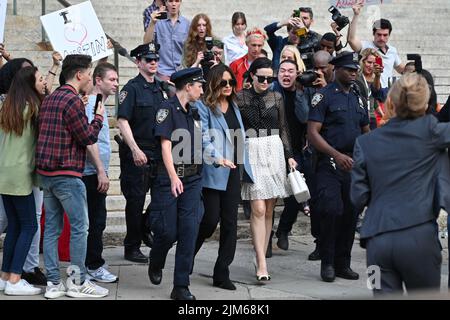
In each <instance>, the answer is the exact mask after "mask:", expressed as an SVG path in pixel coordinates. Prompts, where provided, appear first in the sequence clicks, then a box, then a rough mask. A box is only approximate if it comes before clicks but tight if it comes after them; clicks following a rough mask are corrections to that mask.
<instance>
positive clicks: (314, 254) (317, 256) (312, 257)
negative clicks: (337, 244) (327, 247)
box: [308, 247, 320, 261]
mask: <svg viewBox="0 0 450 320" xmlns="http://www.w3.org/2000/svg"><path fill="white" fill-rule="evenodd" d="M308 260H310V261H318V260H320V251H319V248H317V247H316V249H315V250H314V251H313V252H311V253H310V254H309V256H308Z"/></svg>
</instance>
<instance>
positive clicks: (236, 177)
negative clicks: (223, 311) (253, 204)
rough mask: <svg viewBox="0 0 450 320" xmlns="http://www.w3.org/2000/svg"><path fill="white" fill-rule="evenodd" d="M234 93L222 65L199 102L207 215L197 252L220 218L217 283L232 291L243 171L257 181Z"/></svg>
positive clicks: (231, 78)
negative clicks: (231, 273)
mask: <svg viewBox="0 0 450 320" xmlns="http://www.w3.org/2000/svg"><path fill="white" fill-rule="evenodd" d="M235 96H236V78H235V76H234V75H233V72H232V71H231V69H230V68H229V67H227V66H225V65H224V64H221V65H218V66H215V67H213V68H212V69H211V70H210V72H209V75H208V81H207V83H206V90H205V96H204V98H203V101H199V102H197V104H196V107H197V109H198V111H199V115H200V118H201V120H202V138H203V139H202V140H203V148H204V165H203V203H204V206H205V214H204V216H203V219H202V222H201V224H200V229H199V233H198V237H197V243H196V248H195V253H196V254H197V252H198V251H199V250H200V247H201V246H202V244H203V242H204V241H205V239H207V238H209V237H211V235H212V234H213V233H214V230H216V227H217V224H218V223H219V220H220V242H219V255H218V257H217V261H216V265H215V266H214V274H213V285H214V286H216V287H220V288H223V289H228V290H236V287H235V286H234V284H233V283H232V282H231V280H230V271H229V266H230V264H231V263H232V262H233V259H234V254H235V251H236V240H237V214H238V205H239V202H240V183H241V176H240V171H242V172H243V174H244V177H246V178H247V180H250V181H251V179H252V178H251V177H252V174H251V169H250V164H249V163H248V156H247V154H246V153H245V148H244V144H245V142H244V138H245V132H244V125H243V123H242V118H241V115H240V113H239V109H238V108H237V106H236V104H235V103H234V98H235ZM240 169H241V170H240Z"/></svg>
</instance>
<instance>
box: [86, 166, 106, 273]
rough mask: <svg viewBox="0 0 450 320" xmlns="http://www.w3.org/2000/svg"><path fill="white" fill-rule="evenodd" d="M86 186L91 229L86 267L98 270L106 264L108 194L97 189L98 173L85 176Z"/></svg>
mask: <svg viewBox="0 0 450 320" xmlns="http://www.w3.org/2000/svg"><path fill="white" fill-rule="evenodd" d="M83 182H84V185H85V186H86V195H87V205H88V217H89V231H88V238H87V250H86V263H85V264H86V267H88V268H89V269H91V270H96V269H98V268H100V267H101V266H103V265H104V264H105V260H103V257H102V253H103V231H104V230H105V228H106V194H105V193H100V192H98V191H97V186H98V179H97V175H96V174H94V175H89V176H84V177H83Z"/></svg>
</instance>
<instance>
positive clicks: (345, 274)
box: [336, 267, 359, 280]
mask: <svg viewBox="0 0 450 320" xmlns="http://www.w3.org/2000/svg"><path fill="white" fill-rule="evenodd" d="M336 277H339V278H344V279H347V280H358V279H359V274H357V273H356V272H355V271H353V270H352V269H350V268H349V267H346V268H342V269H336Z"/></svg>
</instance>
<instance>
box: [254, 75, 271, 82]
mask: <svg viewBox="0 0 450 320" xmlns="http://www.w3.org/2000/svg"><path fill="white" fill-rule="evenodd" d="M256 78H258V82H259V83H264V81H266V80H267V83H272V82H273V81H274V80H275V77H272V76H270V77H267V76H258V75H256Z"/></svg>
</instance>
